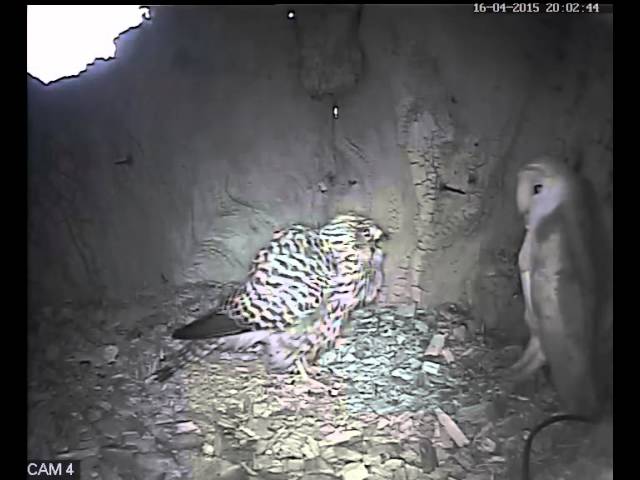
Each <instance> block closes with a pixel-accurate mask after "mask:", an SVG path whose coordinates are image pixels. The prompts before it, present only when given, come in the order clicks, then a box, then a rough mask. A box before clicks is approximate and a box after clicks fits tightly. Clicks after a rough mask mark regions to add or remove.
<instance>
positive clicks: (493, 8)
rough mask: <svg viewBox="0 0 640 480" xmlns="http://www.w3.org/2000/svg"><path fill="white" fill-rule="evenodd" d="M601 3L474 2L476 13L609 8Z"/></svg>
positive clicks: (576, 11) (593, 10) (550, 11)
mask: <svg viewBox="0 0 640 480" xmlns="http://www.w3.org/2000/svg"><path fill="white" fill-rule="evenodd" d="M603 7H604V6H603V5H600V4H599V3H577V2H572V3H562V2H544V3H539V2H518V3H505V2H502V3H497V2H496V3H474V4H473V12H474V13H601V12H603V13H604V12H605V11H607V10H608V9H606V8H603Z"/></svg>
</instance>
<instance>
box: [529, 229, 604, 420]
mask: <svg viewBox="0 0 640 480" xmlns="http://www.w3.org/2000/svg"><path fill="white" fill-rule="evenodd" d="M560 227H561V225H560ZM574 247H575V245H573V244H572V242H571V241H570V237H569V236H568V235H567V234H566V232H564V231H563V229H562V228H556V229H554V230H553V231H551V232H549V231H547V232H545V237H544V238H539V239H538V240H537V241H536V242H535V245H533V246H532V248H534V249H535V251H532V254H533V256H534V261H533V265H532V270H531V297H532V298H531V300H532V304H533V311H534V314H535V316H536V318H537V319H538V322H539V325H538V328H539V334H540V340H541V343H542V349H543V351H544V354H545V356H546V358H547V361H548V362H549V365H550V367H551V374H552V378H553V382H554V384H555V387H556V390H557V391H558V394H559V395H560V398H561V399H562V400H563V402H564V404H565V407H566V408H568V409H570V411H571V412H572V413H582V414H590V413H591V412H593V411H594V409H595V408H596V407H597V403H598V401H597V394H596V387H595V380H594V376H593V370H592V335H593V315H594V305H593V292H592V291H591V289H590V285H589V284H588V282H585V281H583V278H582V276H581V275H580V274H579V273H578V272H579V271H580V270H581V268H579V265H576V264H575V262H576V261H583V262H584V261H588V259H584V258H583V259H577V258H576V257H575V256H574V255H572V252H571V249H572V248H574Z"/></svg>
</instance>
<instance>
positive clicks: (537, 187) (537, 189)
mask: <svg viewBox="0 0 640 480" xmlns="http://www.w3.org/2000/svg"><path fill="white" fill-rule="evenodd" d="M541 191H542V184H541V183H538V184H536V185H534V186H533V194H534V195H537V194H539V193H540V192H541Z"/></svg>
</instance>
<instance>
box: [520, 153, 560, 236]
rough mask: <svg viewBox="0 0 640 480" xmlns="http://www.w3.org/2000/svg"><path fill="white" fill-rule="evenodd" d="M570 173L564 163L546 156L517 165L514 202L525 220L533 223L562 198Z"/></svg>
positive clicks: (552, 208) (547, 213) (555, 206)
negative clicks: (520, 165)
mask: <svg viewBox="0 0 640 480" xmlns="http://www.w3.org/2000/svg"><path fill="white" fill-rule="evenodd" d="M569 176H570V172H569V170H568V168H567V167H566V166H565V165H563V164H561V163H559V162H557V161H556V160H553V159H550V158H547V157H543V158H539V159H537V160H535V161H533V162H531V163H529V164H527V165H525V166H524V167H523V168H521V169H520V172H519V173H518V187H517V191H516V203H517V206H518V211H519V212H520V214H521V215H522V216H523V217H524V218H525V221H526V223H527V224H531V223H532V222H533V223H536V221H537V220H539V219H540V218H543V217H545V216H547V215H549V214H550V213H551V212H552V211H553V210H555V208H557V207H558V206H559V205H560V204H561V203H563V202H564V200H565V198H566V196H567V194H568V178H569Z"/></svg>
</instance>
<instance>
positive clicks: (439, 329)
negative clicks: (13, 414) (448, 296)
mask: <svg viewBox="0 0 640 480" xmlns="http://www.w3.org/2000/svg"><path fill="white" fill-rule="evenodd" d="M222 288H223V286H220V285H218V286H216V285H211V284H206V285H190V286H188V287H185V288H184V289H183V290H179V291H177V292H173V293H172V294H171V295H169V297H170V299H169V300H166V301H164V302H163V301H159V300H158V299H157V298H155V297H151V296H150V297H149V298H147V299H146V300H141V301H140V302H141V304H140V305H131V306H127V305H111V306H109V305H92V306H82V307H80V306H74V305H68V306H66V307H64V308H63V309H60V310H55V309H49V310H48V311H44V312H40V313H39V314H38V315H39V317H38V321H37V322H35V321H30V324H29V328H30V335H29V358H30V362H29V380H28V381H29V391H28V401H29V431H28V451H29V455H30V456H31V457H32V458H59V459H78V460H82V462H83V472H84V473H83V478H85V477H86V478H100V479H113V480H117V479H129V478H131V479H137V478H144V479H152V480H153V479H156V478H157V479H161V478H164V479H165V480H171V479H178V478H191V479H194V480H201V479H208V478H220V479H222V478H224V479H227V480H233V479H249V478H256V479H262V478H264V479H268V480H280V479H282V480H286V479H289V478H291V479H311V480H328V479H332V480H336V479H346V480H359V479H373V480H375V479H385V480H434V479H443V480H444V479H452V478H457V479H458V480H463V479H467V480H468V479H474V478H475V479H481V478H495V479H498V480H506V479H508V478H512V476H510V475H511V474H512V472H510V471H509V465H508V462H506V461H505V458H511V457H512V456H515V455H519V448H520V447H521V445H522V443H521V442H522V437H521V432H522V430H523V429H524V428H526V427H527V426H530V425H531V424H533V423H535V422H534V421H533V419H532V418H529V419H526V420H523V419H522V418H521V417H519V416H518V415H515V414H511V415H510V416H507V411H508V409H507V406H509V408H511V410H513V409H514V408H516V407H517V408H520V409H522V408H523V405H524V403H523V402H521V401H519V400H517V399H515V398H514V397H507V396H505V395H502V394H501V392H500V391H499V388H498V387H497V384H496V381H495V379H493V378H491V377H490V375H488V374H487V368H489V369H490V368H491V366H492V365H494V364H497V363H498V362H499V360H500V358H499V357H497V356H494V357H495V358H494V357H489V355H492V352H496V351H499V349H488V348H486V347H485V346H483V345H480V344H476V343H473V342H476V339H474V338H473V337H472V336H471V335H470V334H469V332H468V331H467V328H466V326H465V325H460V322H462V320H461V319H460V318H461V317H460V313H459V312H463V311H464V310H463V309H460V310H459V311H458V310H456V309H455V308H453V307H452V306H451V304H449V305H447V306H446V307H442V308H440V310H437V309H433V308H416V305H415V304H407V305H401V306H398V307H394V306H377V307H371V308H366V309H362V310H359V311H357V312H355V313H354V315H353V317H352V319H351V322H350V323H351V324H350V325H349V326H348V329H347V330H348V332H349V333H348V336H347V338H346V339H345V341H344V342H343V343H342V345H341V346H340V347H339V348H336V349H334V350H331V351H328V352H325V353H324V354H323V355H322V356H321V358H320V362H319V367H320V368H319V371H318V372H317V374H314V376H313V378H311V379H310V381H308V382H306V383H303V382H301V380H300V378H299V377H296V376H291V375H275V374H268V373H267V372H266V371H265V369H264V366H263V365H262V363H261V361H260V359H259V358H256V356H255V355H253V356H251V355H243V356H237V355H236V356H234V355H227V356H224V355H220V356H218V357H216V358H214V359H212V360H211V361H210V362H205V363H201V364H195V365H189V366H188V367H186V368H185V370H184V372H181V373H180V374H178V375H176V376H175V377H174V378H172V379H170V380H169V381H167V382H166V383H163V384H153V383H151V384H148V383H145V381H144V379H145V378H146V377H147V376H148V374H149V373H150V372H151V371H152V370H153V369H155V368H156V367H157V366H158V361H159V360H158V359H159V358H160V357H161V356H162V355H169V354H171V352H172V351H175V350H177V349H178V348H180V346H181V342H179V341H174V340H171V339H170V338H168V337H169V332H170V331H171V330H172V329H173V328H174V327H175V326H176V325H177V323H178V322H180V324H183V323H186V321H188V320H190V319H192V318H194V317H195V316H197V315H198V314H199V313H198V312H202V311H206V310H208V309H209V308H211V307H212V306H214V305H215V304H216V292H219V291H220V290H221V289H222ZM145 301H146V302H148V304H145V303H144V302H145ZM443 312H444V313H443ZM452 312H453V313H452ZM455 312H458V314H457V315H454V313H455ZM185 315H188V316H189V318H184V316H185ZM447 316H448V317H447ZM446 318H450V320H449V321H450V322H451V324H448V323H447V320H446ZM45 320H46V321H45ZM462 329H463V330H464V335H462V332H463V330H462ZM70 331H73V332H74V335H71V336H69V335H68V334H65V332H70ZM247 359H248V360H247ZM68 360H71V361H68ZM492 362H493V363H492ZM543 398H548V396H547V397H543ZM536 401H537V402H539V401H540V398H537V399H536ZM514 405H515V407H514ZM445 411H446V412H452V413H451V414H450V415H447V414H446V413H445ZM543 413H544V412H539V415H540V416H542V415H543ZM505 417H506V418H505ZM469 438H471V439H472V441H470V440H469ZM541 445H543V444H542V443H541ZM543 446H544V445H543ZM487 475H490V477H487Z"/></svg>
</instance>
